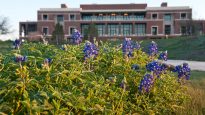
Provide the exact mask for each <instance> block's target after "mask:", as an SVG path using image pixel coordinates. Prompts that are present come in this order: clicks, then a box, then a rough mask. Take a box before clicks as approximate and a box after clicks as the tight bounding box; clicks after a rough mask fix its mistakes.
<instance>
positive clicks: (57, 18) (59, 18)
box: [42, 14, 76, 21]
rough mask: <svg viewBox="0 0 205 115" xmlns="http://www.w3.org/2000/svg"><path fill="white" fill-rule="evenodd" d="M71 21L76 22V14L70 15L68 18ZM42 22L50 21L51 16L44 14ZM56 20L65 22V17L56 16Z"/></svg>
mask: <svg viewBox="0 0 205 115" xmlns="http://www.w3.org/2000/svg"><path fill="white" fill-rule="evenodd" d="M68 18H69V20H76V14H70V15H69V16H68ZM42 20H49V15H48V14H43V15H42ZM56 20H57V21H64V15H56Z"/></svg>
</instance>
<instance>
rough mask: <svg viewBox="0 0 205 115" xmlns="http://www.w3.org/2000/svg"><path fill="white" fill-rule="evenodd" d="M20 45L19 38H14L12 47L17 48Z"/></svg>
mask: <svg viewBox="0 0 205 115" xmlns="http://www.w3.org/2000/svg"><path fill="white" fill-rule="evenodd" d="M20 45H21V40H20V39H16V40H15V41H14V42H13V47H14V49H19V48H20Z"/></svg>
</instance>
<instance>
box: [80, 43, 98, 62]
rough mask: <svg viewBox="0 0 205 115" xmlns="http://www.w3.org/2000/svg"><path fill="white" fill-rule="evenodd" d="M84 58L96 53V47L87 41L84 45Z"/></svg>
mask: <svg viewBox="0 0 205 115" xmlns="http://www.w3.org/2000/svg"><path fill="white" fill-rule="evenodd" d="M83 52H84V59H85V60H86V59H87V58H90V57H94V58H95V57H96V56H97V55H98V48H97V47H96V45H95V44H93V43H91V42H89V41H87V42H86V44H85V47H84V50H83Z"/></svg>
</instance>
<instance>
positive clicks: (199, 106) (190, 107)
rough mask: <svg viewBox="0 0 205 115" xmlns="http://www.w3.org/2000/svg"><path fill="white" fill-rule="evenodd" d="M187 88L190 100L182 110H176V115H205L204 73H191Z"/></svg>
mask: <svg viewBox="0 0 205 115" xmlns="http://www.w3.org/2000/svg"><path fill="white" fill-rule="evenodd" d="M187 86H188V88H187V93H188V94H189V95H190V96H191V100H190V102H189V103H187V104H186V105H185V108H184V109H181V110H178V113H177V114H179V115H185V114H186V115H189V114H190V115H191V114H192V115H205V71H192V72H191V80H190V82H189V83H188V84H187Z"/></svg>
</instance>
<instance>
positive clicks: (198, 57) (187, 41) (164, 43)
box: [142, 36, 205, 61]
mask: <svg viewBox="0 0 205 115" xmlns="http://www.w3.org/2000/svg"><path fill="white" fill-rule="evenodd" d="M152 40H153V39H152ZM152 40H144V41H143V42H142V47H144V48H147V46H148V44H149V43H150V42H151V41H152ZM153 41H155V42H156V43H157V44H158V46H159V50H160V51H163V50H167V51H168V55H169V56H168V57H169V59H176V60H194V61H205V36H200V37H196V38H186V37H182V38H170V39H157V40H153ZM145 50H147V49H145Z"/></svg>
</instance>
